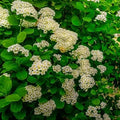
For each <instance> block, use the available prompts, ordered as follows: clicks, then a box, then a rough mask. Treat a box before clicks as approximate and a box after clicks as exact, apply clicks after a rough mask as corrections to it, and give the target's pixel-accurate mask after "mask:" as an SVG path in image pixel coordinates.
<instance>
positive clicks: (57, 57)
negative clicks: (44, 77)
mask: <svg viewBox="0 0 120 120" xmlns="http://www.w3.org/2000/svg"><path fill="white" fill-rule="evenodd" d="M53 56H54V57H56V59H57V60H58V61H60V60H61V55H60V54H53Z"/></svg>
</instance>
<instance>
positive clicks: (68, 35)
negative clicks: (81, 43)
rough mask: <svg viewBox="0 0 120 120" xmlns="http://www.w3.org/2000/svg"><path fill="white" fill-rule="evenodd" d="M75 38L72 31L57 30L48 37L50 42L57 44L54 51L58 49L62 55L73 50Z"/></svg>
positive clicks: (75, 35) (76, 38)
mask: <svg viewBox="0 0 120 120" xmlns="http://www.w3.org/2000/svg"><path fill="white" fill-rule="evenodd" d="M77 36H78V35H77V33H75V32H73V31H70V30H66V29H63V28H59V29H57V30H56V31H55V32H54V34H52V35H51V36H50V40H51V41H55V42H57V43H56V45H55V46H54V49H56V50H58V49H59V50H60V51H61V52H62V53H64V52H67V51H69V50H71V49H73V48H74V47H73V45H75V44H76V42H77V40H78V37H77Z"/></svg>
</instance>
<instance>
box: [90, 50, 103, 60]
mask: <svg viewBox="0 0 120 120" xmlns="http://www.w3.org/2000/svg"><path fill="white" fill-rule="evenodd" d="M91 54H92V55H93V56H92V57H91V59H92V60H93V61H98V62H102V61H103V52H101V51H100V50H92V51H91Z"/></svg>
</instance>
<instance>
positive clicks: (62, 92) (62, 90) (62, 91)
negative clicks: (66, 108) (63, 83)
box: [59, 88, 66, 96]
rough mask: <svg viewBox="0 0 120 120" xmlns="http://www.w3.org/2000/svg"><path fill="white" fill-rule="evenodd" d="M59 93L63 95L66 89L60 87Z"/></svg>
mask: <svg viewBox="0 0 120 120" xmlns="http://www.w3.org/2000/svg"><path fill="white" fill-rule="evenodd" d="M59 93H60V95H62V96H63V95H65V94H66V93H65V91H64V89H62V88H60V89H59Z"/></svg>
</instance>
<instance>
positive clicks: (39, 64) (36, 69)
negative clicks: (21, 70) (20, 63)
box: [29, 58, 52, 75]
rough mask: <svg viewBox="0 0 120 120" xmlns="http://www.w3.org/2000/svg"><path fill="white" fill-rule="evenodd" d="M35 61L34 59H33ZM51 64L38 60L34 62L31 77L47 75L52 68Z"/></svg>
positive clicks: (30, 69) (30, 70)
mask: <svg viewBox="0 0 120 120" xmlns="http://www.w3.org/2000/svg"><path fill="white" fill-rule="evenodd" d="M32 59H33V60H34V58H32ZM51 65H52V64H51V62H50V61H48V60H44V61H42V60H38V59H37V58H36V60H35V61H34V62H33V64H32V66H31V67H30V68H29V74H30V75H40V74H41V75H45V73H46V71H47V70H48V69H49V67H51Z"/></svg>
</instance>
